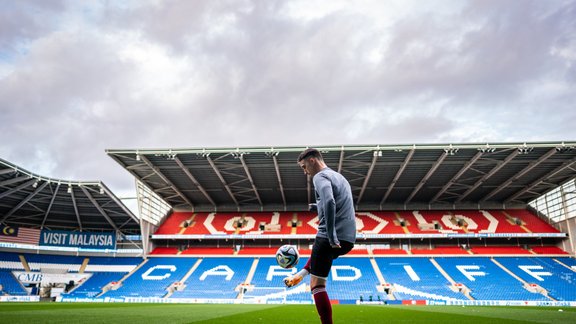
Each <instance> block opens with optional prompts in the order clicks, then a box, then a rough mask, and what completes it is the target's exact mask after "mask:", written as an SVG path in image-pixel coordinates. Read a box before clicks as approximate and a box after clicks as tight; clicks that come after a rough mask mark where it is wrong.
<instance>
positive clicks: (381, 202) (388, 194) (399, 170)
mask: <svg viewBox="0 0 576 324" xmlns="http://www.w3.org/2000/svg"><path fill="white" fill-rule="evenodd" d="M415 151H416V150H415V149H412V150H410V151H408V155H407V156H406V158H405V159H404V162H402V164H401V165H400V169H398V172H396V175H395V176H394V179H392V182H391V183H390V185H389V186H388V190H386V193H385V194H384V197H382V201H380V209H382V205H383V204H384V202H386V199H388V196H390V193H392V190H393V189H394V186H395V185H396V182H398V179H400V176H402V173H404V170H405V169H406V166H408V163H410V160H411V159H412V156H414V152H415Z"/></svg>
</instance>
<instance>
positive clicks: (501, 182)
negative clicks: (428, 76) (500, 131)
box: [0, 143, 576, 303]
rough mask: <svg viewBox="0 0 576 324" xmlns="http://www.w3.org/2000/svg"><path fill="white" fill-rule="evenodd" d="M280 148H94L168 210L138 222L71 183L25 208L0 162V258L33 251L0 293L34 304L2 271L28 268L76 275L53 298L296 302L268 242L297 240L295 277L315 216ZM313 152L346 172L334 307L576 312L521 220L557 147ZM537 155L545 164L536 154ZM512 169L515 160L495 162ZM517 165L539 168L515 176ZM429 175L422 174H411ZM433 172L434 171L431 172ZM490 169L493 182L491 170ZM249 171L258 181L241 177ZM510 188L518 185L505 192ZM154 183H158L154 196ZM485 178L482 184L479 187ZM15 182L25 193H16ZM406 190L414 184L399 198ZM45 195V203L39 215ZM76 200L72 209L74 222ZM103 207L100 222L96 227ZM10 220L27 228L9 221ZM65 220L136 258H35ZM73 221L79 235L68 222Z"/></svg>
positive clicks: (558, 234) (546, 181)
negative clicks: (559, 304) (342, 251)
mask: <svg viewBox="0 0 576 324" xmlns="http://www.w3.org/2000/svg"><path fill="white" fill-rule="evenodd" d="M562 144H564V143H562ZM524 145H526V144H525V143H524ZM290 150H291V149H287V148H284V151H283V152H282V154H280V155H275V153H277V152H275V151H274V150H273V149H271V150H269V151H268V150H267V151H266V152H264V151H260V150H259V149H258V150H254V151H251V152H250V153H249V154H245V155H244V158H243V159H239V158H238V155H237V153H238V151H237V150H236V151H226V152H223V151H222V150H215V151H212V152H209V153H205V152H204V151H203V150H202V151H194V152H192V151H190V152H179V153H178V155H166V154H163V153H162V152H159V151H154V152H147V153H146V152H142V151H140V152H139V151H134V152H130V151H122V152H117V153H114V152H112V153H109V154H110V155H111V156H113V158H114V159H115V160H116V161H117V162H119V163H120V164H121V165H122V167H125V168H126V169H128V170H129V171H130V173H131V174H132V175H133V176H135V177H136V178H137V183H138V184H137V186H138V188H139V189H141V188H142V187H146V188H147V189H148V191H149V192H150V195H149V196H148V195H145V196H146V197H145V198H149V199H158V201H161V202H162V203H165V204H166V205H167V206H164V207H165V209H164V207H163V208H161V209H157V211H161V212H158V214H157V215H156V214H155V215H146V216H147V217H144V215H141V217H135V216H134V215H131V213H130V212H127V211H126V208H125V206H122V204H121V203H119V202H118V201H117V199H114V198H115V197H113V195H110V193H109V190H108V189H107V188H106V187H105V186H104V187H103V186H101V184H99V183H94V184H90V185H87V184H83V183H74V184H71V185H69V188H70V189H68V190H69V191H70V192H67V190H66V188H64V187H62V188H60V190H59V189H58V187H57V182H56V181H50V182H49V183H48V184H47V185H46V191H45V192H43V195H42V197H41V198H37V199H38V200H36V198H35V199H32V200H31V202H30V203H27V201H25V200H26V198H27V197H28V196H29V195H30V194H32V193H33V192H34V191H35V189H34V188H36V187H35V186H34V181H33V179H30V176H31V175H30V174H19V172H21V171H19V168H15V167H13V166H9V167H8V168H5V167H4V166H3V165H2V163H0V183H2V184H0V196H1V197H2V198H0V199H1V201H0V216H6V219H5V220H8V221H9V222H3V223H2V224H0V226H4V229H6V230H8V229H10V230H15V229H16V228H19V230H18V233H16V232H14V233H13V235H8V234H10V233H9V232H6V233H7V235H4V236H2V237H0V244H4V245H2V248H3V250H8V251H10V250H11V249H12V248H13V246H14V244H28V245H31V246H34V248H26V249H19V252H18V253H9V252H0V285H1V286H2V294H7V295H12V296H23V295H28V294H29V291H30V293H34V291H33V290H32V289H31V287H32V285H40V284H37V283H32V284H30V283H27V284H24V285H23V284H22V283H20V282H19V281H18V279H17V276H16V275H15V273H13V271H15V270H17V271H20V272H21V271H28V270H30V272H28V273H29V274H32V275H34V274H38V273H40V271H43V272H46V273H51V274H68V275H69V276H70V277H72V274H75V275H78V277H80V278H82V279H80V282H76V283H75V284H76V286H75V287H74V288H73V289H72V290H70V291H69V292H68V293H64V294H63V295H62V296H63V297H65V298H69V299H78V300H77V301H82V300H86V299H92V300H94V301H100V302H104V301H118V302H120V301H124V300H128V301H142V300H141V299H140V298H143V299H150V300H145V301H152V302H158V301H159V300H157V299H162V300H160V302H180V301H187V302H188V301H191V300H192V301H194V300H196V301H201V302H202V301H203V302H206V301H208V302H222V301H228V302H230V301H234V302H241V301H242V299H243V300H245V301H247V302H257V303H262V302H294V303H311V302H312V297H311V294H310V287H309V281H308V280H304V282H302V283H300V284H299V285H297V286H295V287H292V288H286V287H285V286H284V285H283V283H282V278H284V276H286V275H287V274H290V273H294V272H295V271H296V269H289V270H287V269H282V268H280V267H279V266H278V265H277V264H276V261H275V258H274V253H275V252H276V250H277V248H278V247H279V246H280V245H283V244H293V245H296V246H298V248H299V251H300V255H301V256H302V257H301V260H300V263H299V264H298V269H299V268H301V267H302V266H303V265H304V264H305V263H306V261H307V259H308V256H309V255H310V244H311V243H312V239H313V237H314V235H315V234H316V231H317V225H318V218H317V215H316V213H314V212H308V211H304V210H306V203H308V202H310V200H311V199H313V192H312V191H311V190H310V189H311V187H310V184H309V182H308V181H307V179H306V178H305V177H304V176H302V172H301V170H299V169H298V168H297V167H296V168H294V161H295V158H296V156H297V155H298V153H299V152H296V151H295V150H293V151H290ZM327 150H328V151H330V154H327V155H326V157H327V160H328V162H329V164H330V165H333V166H336V165H338V166H339V167H341V168H342V170H343V172H344V173H346V175H347V176H350V175H353V177H354V180H353V181H355V183H353V186H352V190H353V194H354V197H355V199H356V198H358V200H359V201H358V206H360V207H363V208H358V211H357V214H356V216H357V224H358V241H357V246H356V248H355V249H354V250H352V251H351V252H350V253H349V255H347V256H344V257H341V258H339V259H337V260H335V262H334V266H333V269H332V272H331V274H330V276H329V278H328V284H327V286H328V293H329V295H330V297H331V298H332V300H333V301H334V302H343V303H355V302H356V301H359V300H362V301H368V302H369V301H377V302H388V303H394V302H403V301H407V302H408V303H411V302H414V303H417V302H420V301H422V300H431V301H435V302H439V303H440V302H446V301H449V302H455V303H458V302H469V301H494V300H501V301H521V302H522V303H526V302H527V301H531V302H535V301H537V302H546V303H547V302H554V301H576V287H575V282H576V277H575V274H576V261H575V259H574V258H573V257H570V254H568V252H566V251H564V250H562V249H561V248H560V247H559V246H563V247H566V246H568V245H567V244H561V241H562V240H566V239H567V238H566V235H567V233H564V232H563V231H564V229H563V230H562V231H560V230H558V229H557V228H556V227H558V228H563V227H560V226H558V225H557V224H554V225H551V224H549V223H548V222H546V221H545V220H543V219H542V218H541V217H545V216H543V215H541V214H539V215H540V216H538V215H537V214H536V213H535V212H534V211H533V210H532V209H528V208H530V207H529V202H530V200H532V199H535V198H537V197H539V196H541V195H542V194H544V193H546V192H547V191H548V190H549V189H550V188H551V187H552V186H551V185H554V186H558V185H560V184H561V183H563V182H564V181H567V180H569V179H573V178H574V174H575V173H574V170H573V168H572V167H571V165H572V164H570V163H573V161H574V155H573V153H574V152H572V153H570V154H572V155H570V154H566V155H562V154H560V153H559V151H558V150H557V147H556V146H541V147H539V148H535V150H534V151H533V152H532V153H531V154H528V155H526V154H523V155H522V156H521V154H518V158H516V155H515V154H516V152H517V146H515V145H512V146H510V145H508V146H506V147H501V148H498V150H497V151H496V152H495V151H494V150H492V151H490V152H484V151H482V150H481V149H479V148H478V147H477V145H473V147H472V146H471V147H467V148H465V147H462V148H460V151H459V154H458V155H457V156H449V157H447V160H446V161H448V160H451V162H450V163H448V164H446V163H439V164H437V161H439V160H438V156H440V155H441V154H445V153H447V152H446V151H445V150H444V148H442V147H441V148H437V147H436V148H430V149H427V148H426V149H421V148H418V149H416V146H414V147H405V148H404V149H403V150H399V149H397V148H396V147H394V148H389V149H388V150H386V151H384V152H383V154H384V158H386V159H388V160H386V162H385V163H384V164H383V163H382V160H383V159H382V160H381V159H380V158H379V159H378V160H377V159H375V158H374V157H376V155H375V154H374V153H377V151H375V150H373V148H369V149H366V148H362V149H360V150H357V149H355V148H354V149H348V148H346V149H345V148H341V150H334V149H332V150H330V149H327ZM378 150H381V148H380V147H379V148H378ZM247 151H250V150H249V149H247ZM408 152H411V153H408ZM166 153H170V152H166ZM332 153H336V154H332ZM381 153H382V152H381ZM412 153H413V154H414V156H413V157H412ZM485 153H486V154H485ZM564 153H565V152H564ZM235 154H236V155H235ZM408 154H410V155H408ZM552 155H554V159H548V157H550V156H552ZM144 157H145V159H144ZM391 157H392V158H391ZM512 160H514V162H517V163H508V162H510V161H512ZM476 161H479V163H478V164H476V165H474V164H475V163H476ZM0 162H1V161H0ZM414 162H416V164H414ZM480 162H481V163H480ZM527 163H530V164H529V166H535V165H538V166H539V167H538V168H534V169H531V170H532V172H524V170H526V169H525V168H526V165H527ZM480 164H481V165H480ZM287 165H290V167H287ZM430 166H431V167H432V168H433V169H429V171H430V172H428V175H427V176H426V177H424V178H422V177H423V176H424V174H425V173H426V172H425V171H426V170H425V169H426V168H428V167H430ZM436 167H438V170H442V172H432V171H433V170H436ZM501 167H502V171H505V172H502V175H500V173H499V172H496V171H498V170H500V168H501ZM492 168H494V169H492ZM539 168H542V170H537V169H539ZM416 169H418V170H419V171H417V172H413V171H414V170H416ZM249 170H252V171H259V172H253V173H252V176H253V178H252V179H249V178H250V175H248V172H247V171H249ZM368 170H372V171H370V172H368ZM403 170H407V171H406V172H405V173H403V172H404V171H403ZM492 170H495V171H494V172H491V171H492ZM420 171H422V172H420ZM460 171H461V172H460ZM268 172H271V173H270V174H268ZM367 172H368V173H367ZM478 172H480V173H482V174H485V176H482V177H480V176H478ZM296 173H297V174H298V176H296V175H295V174H296ZM420 173H421V174H420ZM265 174H266V175H265ZM372 174H373V175H372ZM246 175H248V178H246ZM447 175H448V176H447ZM453 175H458V176H456V177H453ZM33 178H39V177H35V176H33ZM488 178H490V179H488ZM19 179H21V180H19ZM223 179H224V180H223ZM362 179H364V180H363V181H364V183H365V184H366V186H364V189H366V190H365V192H364V194H360V191H361V190H362V191H364V189H360V188H361V182H362V181H361V180H362ZM387 179H388V180H387ZM393 179H395V180H393ZM509 179H513V180H514V182H515V184H517V186H514V188H507V184H508V181H509ZM40 180H42V179H40ZM166 180H169V181H170V182H172V185H168V186H165V185H164V183H167V182H168V181H166ZM190 180H192V182H190ZM279 180H282V181H279ZM368 180H369V181H368ZM485 180H489V182H490V185H488V186H484V184H485ZM24 181H28V182H29V184H28V185H27V186H26V187H24V186H22V188H20V185H21V184H20V183H19V182H24ZM40 182H41V183H40V186H42V181H40ZM280 182H283V183H280ZM276 183H279V184H278V185H276ZM417 183H426V184H427V185H426V186H424V187H422V188H420V187H418V190H414V189H415V188H413V187H414V185H415V184H417ZM433 183H434V185H432V184H433ZM440 183H442V184H444V183H445V184H446V185H441V186H439V185H438V184H440ZM191 184H193V186H191ZM428 184H430V186H429V185H428ZM37 185H38V184H36V186H37ZM91 186H93V187H91ZM520 187H523V189H520ZM39 188H40V187H38V189H39ZM270 188H271V189H272V190H269V189H270ZM383 188H389V190H388V191H386V190H384V189H383ZM440 188H442V189H440ZM469 188H470V189H473V190H472V191H470V192H469V191H468V190H469ZM62 189H64V190H62ZM83 189H88V191H86V190H83ZM198 189H200V190H198ZM260 189H265V190H260ZM54 192H56V194H53V193H54ZM70 193H74V194H75V197H76V198H71V196H72V195H70ZM153 194H155V195H157V197H156V196H154V195H153ZM140 195H141V193H140V192H139V198H143V197H141V196H140ZM252 195H253V196H252ZM409 195H410V196H409ZM360 196H362V199H360V198H359V197H360ZM18 197H19V198H18ZM52 197H54V198H53V199H55V201H56V202H57V203H55V204H53V205H52V204H51V203H50V200H51V199H52ZM409 197H410V198H409ZM16 198H18V199H16ZM90 198H94V199H90ZM461 198H465V199H463V200H462V201H460V200H461ZM484 198H485V200H484ZM143 201H144V200H142V202H143ZM407 201H411V202H410V203H406V202H407ZM19 202H23V205H19ZM77 202H78V203H80V206H81V208H80V211H79V212H78V211H74V206H75V205H76V203H77ZM257 202H258V203H257ZM412 202H413V203H412ZM60 203H62V206H61V204H60ZM436 203H437V204H439V205H435V204H436ZM504 206H506V207H508V208H507V209H503V208H504ZM24 207H25V208H24ZM64 207H65V208H64ZM148 207H150V210H156V209H155V208H156V207H158V206H152V203H151V205H150V206H148ZM291 207H295V208H294V209H292V208H291ZM51 208H52V209H51ZM372 208H374V209H378V208H380V209H381V210H371V209H372ZM398 208H400V209H401V210H398ZM439 208H443V209H444V210H441V209H439ZM522 208H524V209H522ZM395 209H396V210H395ZM142 210H144V209H142ZM150 210H148V211H150ZM183 210H190V211H183ZM256 210H258V211H257V212H256ZM64 211H65V212H64ZM102 211H104V212H105V213H109V214H108V215H107V216H109V217H100V216H101V215H102ZM169 211H170V212H169ZM27 213H28V214H30V215H28V214H27ZM151 214H152V212H151ZM32 215H34V217H32ZM93 215H96V216H93ZM21 216H22V217H23V218H24V219H27V223H26V224H19V223H18V222H19V218H20V217H21ZM27 216H30V217H31V218H30V220H29V221H28V218H27ZM44 216H48V217H47V218H45V217H44ZM149 216H150V217H149ZM151 216H154V217H151ZM107 218H109V219H107ZM44 221H46V224H44ZM92 221H94V223H93V222H92ZM65 223H70V224H72V225H70V226H69V227H67V228H66V230H67V231H75V232H78V231H88V230H90V231H104V230H106V231H117V234H118V242H121V241H124V245H122V247H123V248H130V247H139V248H140V249H141V250H140V254H138V253H134V254H132V252H130V254H129V255H140V256H139V257H123V256H118V255H122V253H116V252H118V250H117V251H115V252H112V253H115V254H114V255H115V256H111V255H112V254H111V253H109V252H106V251H104V250H102V251H90V252H86V251H84V252H82V251H81V250H80V249H79V250H78V251H74V253H76V254H78V255H79V256H70V255H60V254H61V253H60V251H62V250H60V248H57V249H47V248H46V249H43V247H40V249H38V245H40V242H39V240H40V237H41V235H40V233H41V231H42V230H41V229H40V228H41V227H42V228H43V229H44V228H45V227H46V228H60V225H61V224H65ZM80 223H82V225H84V228H78V227H82V226H76V224H79V225H80ZM126 224H128V225H129V226H128V225H126ZM44 225H46V226H45V227H44ZM28 226H29V227H33V228H27V227H28ZM123 226H128V228H124V227H123ZM555 226H556V227H555ZM8 227H10V228H8ZM564 228H565V227H564ZM118 229H120V230H119V231H118ZM120 232H121V233H120ZM150 234H151V235H150ZM541 234H542V235H541ZM244 235H249V237H243V236H244ZM129 236H132V237H129ZM568 239H572V238H568ZM132 240H135V241H140V242H141V244H140V245H138V244H134V243H133V242H132ZM564 242H565V241H564ZM571 243H572V246H573V242H571ZM118 244H119V243H118ZM118 246H120V244H119V245H118ZM118 246H117V247H118ZM144 247H146V248H144ZM51 248H53V247H51ZM148 248H150V249H148ZM39 250H40V251H41V252H38V251H39ZM20 251H33V252H30V253H22V252H20ZM142 251H143V254H142ZM34 252H37V253H34ZM40 253H42V254H40ZM71 253H72V252H70V251H67V252H66V254H71ZM124 253H128V252H124ZM85 254H86V255H85ZM94 254H95V255H99V256H93V255H94ZM35 288H36V287H35ZM66 289H67V290H68V287H67V288H66Z"/></svg>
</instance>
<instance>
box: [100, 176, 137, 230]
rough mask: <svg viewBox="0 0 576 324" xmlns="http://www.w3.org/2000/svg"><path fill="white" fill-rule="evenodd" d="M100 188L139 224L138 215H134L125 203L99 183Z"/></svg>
mask: <svg viewBox="0 0 576 324" xmlns="http://www.w3.org/2000/svg"><path fill="white" fill-rule="evenodd" d="M100 188H101V189H102V190H104V192H105V193H106V195H107V196H108V197H109V198H110V199H112V201H114V202H115V203H116V204H118V206H120V208H122V210H123V211H124V212H125V213H126V215H128V216H130V218H132V219H133V220H134V221H135V222H136V223H137V224H140V219H138V217H136V215H134V214H133V213H132V211H130V209H128V207H126V205H124V204H123V203H122V202H121V201H120V199H118V198H117V197H116V196H115V195H114V194H113V193H112V192H111V191H110V190H109V189H108V188H107V187H106V186H105V185H103V184H100Z"/></svg>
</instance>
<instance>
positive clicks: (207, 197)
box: [174, 156, 216, 208]
mask: <svg viewBox="0 0 576 324" xmlns="http://www.w3.org/2000/svg"><path fill="white" fill-rule="evenodd" d="M174 161H176V164H178V166H179V167H180V169H182V172H184V174H186V176H187V177H188V179H190V181H192V183H193V184H194V185H195V186H196V187H197V188H198V190H200V192H201V193H202V194H203V195H204V197H206V199H208V201H209V202H210V203H211V204H212V206H214V208H216V203H215V202H214V200H213V199H212V197H210V195H209V194H208V192H207V191H206V190H205V189H204V187H202V185H201V184H200V182H198V180H197V179H196V178H195V177H194V176H193V175H192V173H191V172H190V170H189V169H188V168H187V167H186V166H185V165H184V163H182V161H181V160H180V159H179V158H178V157H177V156H176V157H174Z"/></svg>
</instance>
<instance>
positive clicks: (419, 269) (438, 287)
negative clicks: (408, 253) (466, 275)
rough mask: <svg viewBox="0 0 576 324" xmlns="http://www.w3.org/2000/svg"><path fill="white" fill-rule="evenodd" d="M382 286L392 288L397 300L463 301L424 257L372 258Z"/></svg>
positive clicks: (460, 295)
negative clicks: (378, 271)
mask: <svg viewBox="0 0 576 324" xmlns="http://www.w3.org/2000/svg"><path fill="white" fill-rule="evenodd" d="M375 260H376V263H377V264H378V268H379V269H380V271H381V273H382V275H383V277H384V280H385V281H386V283H388V284H391V285H392V287H393V295H394V297H395V298H396V299H399V300H415V299H427V298H429V299H433V300H458V299H466V297H465V296H464V295H463V294H460V293H457V292H454V291H452V290H451V289H450V282H449V281H448V280H447V279H446V278H444V277H443V276H442V274H441V273H440V272H439V271H438V269H436V268H435V267H434V264H432V263H431V262H430V260H429V259H428V258H416V257H415V258H408V257H394V258H375Z"/></svg>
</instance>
